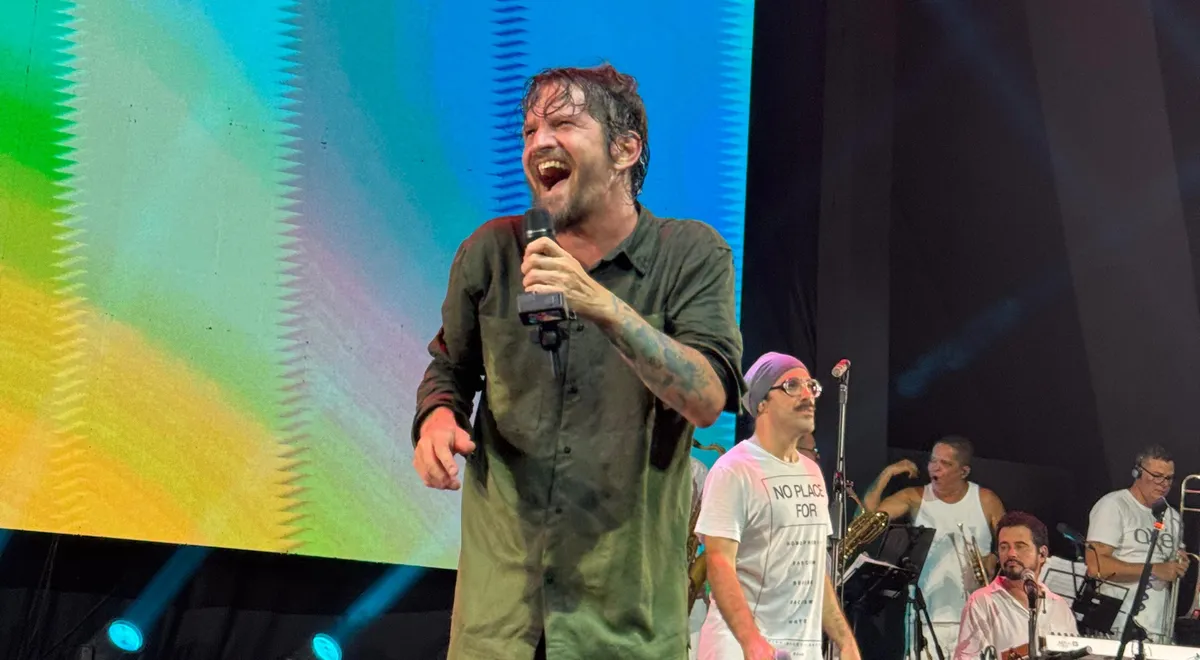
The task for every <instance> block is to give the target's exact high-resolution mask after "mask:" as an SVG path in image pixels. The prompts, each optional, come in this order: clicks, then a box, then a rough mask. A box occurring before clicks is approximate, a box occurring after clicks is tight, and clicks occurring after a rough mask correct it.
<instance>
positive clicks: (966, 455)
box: [933, 435, 975, 467]
mask: <svg viewBox="0 0 1200 660" xmlns="http://www.w3.org/2000/svg"><path fill="white" fill-rule="evenodd" d="M938 445H946V446H947V447H949V448H951V449H953V450H954V457H955V458H957V459H958V462H959V463H962V464H963V465H965V466H966V467H971V458H972V457H974V456H975V445H972V444H971V441H970V440H968V439H966V438H965V437H963V436H961V435H948V436H946V437H944V438H942V439H940V440H938V441H937V442H935V443H933V446H934V447H936V446H938Z"/></svg>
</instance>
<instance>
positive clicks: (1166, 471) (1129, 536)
mask: <svg viewBox="0 0 1200 660" xmlns="http://www.w3.org/2000/svg"><path fill="white" fill-rule="evenodd" d="M1132 472H1133V484H1132V485H1130V486H1129V487H1128V488H1122V489H1120V490H1115V491H1113V492H1111V493H1109V494H1107V495H1105V496H1104V497H1101V498H1100V499H1099V500H1098V501H1097V502H1096V504H1095V505H1094V506H1093V507H1092V512H1091V514H1090V515H1089V516H1088V531H1087V540H1088V549H1089V552H1087V553H1086V560H1087V567H1088V575H1090V576H1092V577H1098V578H1100V579H1102V580H1105V581H1107V582H1115V583H1118V584H1120V585H1121V586H1124V587H1128V590H1127V591H1125V592H1124V593H1122V591H1123V590H1122V589H1120V588H1119V587H1113V586H1112V585H1101V587H1100V593H1102V594H1105V595H1109V596H1115V597H1117V598H1121V597H1122V596H1123V597H1124V599H1125V601H1124V603H1123V604H1122V605H1121V613H1120V614H1119V615H1117V618H1116V620H1114V621H1113V627H1112V630H1111V632H1112V633H1113V634H1120V632H1121V631H1122V630H1123V629H1124V627H1125V619H1126V617H1127V616H1128V615H1129V610H1130V606H1131V605H1132V602H1133V598H1134V596H1135V595H1136V593H1135V592H1136V591H1137V583H1138V580H1139V579H1140V578H1141V575H1142V564H1143V562H1145V561H1146V555H1147V554H1148V553H1149V552H1150V536H1151V534H1150V532H1151V529H1152V528H1153V527H1154V524H1155V516H1154V512H1153V510H1152V507H1153V505H1154V503H1155V502H1157V501H1158V500H1161V499H1163V498H1164V497H1166V495H1167V493H1168V492H1169V491H1170V489H1171V483H1172V482H1173V481H1174V480H1175V461H1174V460H1172V459H1171V455H1170V454H1169V453H1168V452H1167V450H1166V449H1164V448H1163V447H1162V446H1160V445H1152V446H1150V447H1147V448H1145V449H1143V450H1142V451H1141V452H1139V453H1138V455H1137V458H1136V459H1135V460H1134V465H1133V471H1132ZM1182 543H1183V519H1182V518H1181V517H1180V515H1179V512H1178V511H1176V510H1174V509H1172V508H1170V507H1168V508H1167V510H1166V513H1165V516H1164V518H1163V528H1162V532H1161V533H1160V534H1159V536H1158V543H1157V544H1156V547H1155V548H1154V557H1153V558H1152V559H1151V561H1152V562H1153V564H1152V565H1151V573H1150V583H1149V585H1147V589H1146V594H1147V595H1146V600H1145V603H1144V605H1145V608H1144V609H1142V610H1141V611H1140V612H1139V613H1138V614H1137V616H1136V617H1135V621H1137V623H1138V624H1139V625H1141V627H1142V628H1144V629H1145V630H1146V633H1147V634H1148V635H1149V637H1150V641H1152V642H1160V643H1163V642H1165V643H1170V641H1171V640H1168V639H1164V636H1165V632H1166V631H1165V626H1166V623H1167V620H1168V617H1174V616H1175V613H1174V612H1167V611H1166V610H1167V609H1168V602H1169V598H1168V592H1167V587H1168V586H1170V585H1171V584H1173V583H1175V582H1176V581H1178V580H1179V578H1181V577H1183V575H1184V573H1186V572H1187V569H1188V561H1189V560H1188V557H1187V555H1186V554H1183V553H1181V552H1180V549H1181V548H1182Z"/></svg>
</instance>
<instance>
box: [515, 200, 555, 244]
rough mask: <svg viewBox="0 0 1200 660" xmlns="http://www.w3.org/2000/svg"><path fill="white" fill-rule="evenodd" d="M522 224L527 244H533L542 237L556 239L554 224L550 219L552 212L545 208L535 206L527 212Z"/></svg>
mask: <svg viewBox="0 0 1200 660" xmlns="http://www.w3.org/2000/svg"><path fill="white" fill-rule="evenodd" d="M521 224H522V229H523V230H524V231H525V243H526V244H529V243H532V242H533V241H535V240H537V239H538V238H541V237H542V236H549V237H550V238H554V223H553V221H552V220H551V219H550V212H549V211H547V210H546V209H544V208H541V207H537V206H535V207H533V208H531V209H529V210H528V211H526V212H525V218H524V219H523V221H522V223H521Z"/></svg>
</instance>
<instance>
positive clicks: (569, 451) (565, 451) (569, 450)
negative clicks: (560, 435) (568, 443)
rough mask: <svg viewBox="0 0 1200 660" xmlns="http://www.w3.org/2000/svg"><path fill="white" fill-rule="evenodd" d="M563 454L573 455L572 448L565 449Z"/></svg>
mask: <svg viewBox="0 0 1200 660" xmlns="http://www.w3.org/2000/svg"><path fill="white" fill-rule="evenodd" d="M563 453H564V454H569V453H571V448H570V447H563Z"/></svg>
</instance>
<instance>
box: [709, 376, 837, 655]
mask: <svg viewBox="0 0 1200 660" xmlns="http://www.w3.org/2000/svg"><path fill="white" fill-rule="evenodd" d="M746 384H747V392H746V395H745V397H744V398H743V403H744V404H745V408H746V410H747V411H749V413H750V414H751V415H753V416H754V417H755V426H754V435H753V436H751V437H750V438H749V439H747V440H745V441H744V442H741V443H739V444H737V445H735V446H734V447H733V449H730V450H729V451H728V452H726V453H725V455H723V456H722V457H721V458H719V459H717V461H716V463H715V464H714V465H713V467H712V469H711V470H710V471H709V473H708V478H707V480H706V481H705V484H704V494H703V499H702V502H701V505H700V517H699V519H698V520H697V522H696V534H697V535H699V536H700V539H701V540H702V541H703V542H704V544H705V556H706V557H707V558H708V583H709V585H710V587H711V589H712V596H713V600H714V601H715V602H716V605H717V606H716V607H710V608H709V609H708V615H707V617H706V618H705V621H704V625H703V626H702V627H701V630H700V643H699V649H698V651H699V652H698V656H699V658H700V660H743V658H745V660H773V659H774V658H775V657H776V651H777V650H782V651H785V652H786V653H787V654H788V655H789V656H790V657H791V658H793V659H796V660H799V659H801V658H805V659H810V660H817V659H818V658H820V657H821V633H822V631H824V633H825V634H826V635H828V636H829V638H830V639H831V640H832V641H833V643H834V644H836V645H837V647H838V648H839V649H840V652H841V657H842V658H843V659H844V660H859V657H860V656H859V651H858V645H857V644H856V643H855V641H854V633H853V632H852V631H851V630H850V625H849V624H848V623H847V622H846V617H845V615H844V614H843V613H842V610H841V607H840V605H839V604H838V601H837V596H836V594H835V593H834V591H833V585H832V583H831V582H830V580H829V575H828V573H827V572H826V561H827V559H828V556H827V554H826V546H827V543H828V538H829V535H830V533H831V526H830V519H829V499H828V497H827V496H826V494H825V480H824V478H823V477H822V475H821V468H820V466H818V465H817V464H816V463H815V462H814V461H813V460H812V459H810V458H808V457H806V456H804V455H802V454H801V452H800V451H799V450H798V443H799V441H800V439H801V438H802V437H805V436H806V435H807V434H811V433H812V431H813V428H814V413H815V410H816V408H815V403H816V398H817V397H818V396H820V394H821V386H820V384H819V383H817V381H815V380H813V379H812V378H811V377H810V376H809V373H808V369H807V368H805V366H804V364H802V363H801V362H800V361H799V360H797V359H796V358H794V357H791V356H788V355H781V354H779V353H767V354H766V355H763V356H762V357H761V358H759V359H758V361H757V362H755V363H754V365H753V366H752V367H750V370H749V371H748V372H747V373H746Z"/></svg>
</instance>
